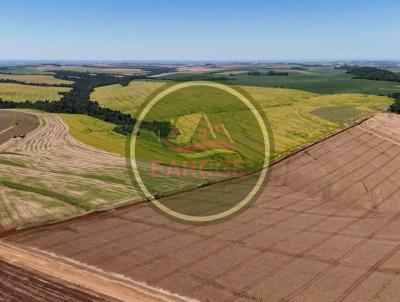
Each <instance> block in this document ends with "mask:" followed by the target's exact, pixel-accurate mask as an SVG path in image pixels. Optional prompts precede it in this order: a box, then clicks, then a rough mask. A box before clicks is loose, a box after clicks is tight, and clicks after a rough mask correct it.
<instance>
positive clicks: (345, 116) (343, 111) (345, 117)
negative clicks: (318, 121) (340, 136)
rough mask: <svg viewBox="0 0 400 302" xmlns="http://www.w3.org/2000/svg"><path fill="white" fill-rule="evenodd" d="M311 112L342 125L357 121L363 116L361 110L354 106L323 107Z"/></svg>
mask: <svg viewBox="0 0 400 302" xmlns="http://www.w3.org/2000/svg"><path fill="white" fill-rule="evenodd" d="M311 113H312V114H315V115H317V116H319V117H322V118H323V119H326V120H328V121H331V122H333V123H337V124H340V125H344V124H345V123H348V122H352V121H355V120H357V119H359V118H360V117H361V116H362V114H361V112H360V111H358V110H357V109H356V108H354V107H352V106H333V107H321V108H317V109H314V110H312V111H311Z"/></svg>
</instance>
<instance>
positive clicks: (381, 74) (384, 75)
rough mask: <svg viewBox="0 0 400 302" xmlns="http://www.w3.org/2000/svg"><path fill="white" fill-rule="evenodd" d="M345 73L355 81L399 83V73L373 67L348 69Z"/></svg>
mask: <svg viewBox="0 0 400 302" xmlns="http://www.w3.org/2000/svg"><path fill="white" fill-rule="evenodd" d="M347 73H349V74H352V75H355V76H356V77H355V78H356V79H365V80H376V81H392V82H400V73H396V72H392V71H389V70H384V69H379V68H375V67H350V68H348V69H347Z"/></svg>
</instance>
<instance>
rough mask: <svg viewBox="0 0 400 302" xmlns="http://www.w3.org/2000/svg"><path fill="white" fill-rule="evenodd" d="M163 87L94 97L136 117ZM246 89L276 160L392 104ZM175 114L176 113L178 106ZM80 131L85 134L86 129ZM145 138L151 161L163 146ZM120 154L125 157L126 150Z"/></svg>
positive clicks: (114, 89)
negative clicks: (267, 126) (262, 116)
mask: <svg viewBox="0 0 400 302" xmlns="http://www.w3.org/2000/svg"><path fill="white" fill-rule="evenodd" d="M160 84H161V83H159V82H157V84H155V83H152V82H143V81H142V82H134V83H131V84H130V85H129V86H128V87H121V86H119V85H113V86H106V87H101V88H97V89H96V91H95V92H94V93H93V95H96V98H95V99H96V100H97V101H99V102H100V104H101V105H102V106H105V107H110V108H112V109H117V110H122V111H123V112H126V113H130V114H135V112H136V109H137V107H138V106H139V105H140V103H141V102H142V101H143V100H144V98H145V97H146V96H147V95H149V94H150V93H151V90H152V89H154V88H157V87H159V85H160ZM155 86H156V87H155ZM242 88H243V89H244V90H245V91H247V92H248V93H249V94H250V95H251V96H252V97H253V98H254V99H255V100H256V101H257V102H258V104H259V105H260V106H261V107H262V108H263V109H264V111H265V112H266V114H267V116H268V119H269V120H270V122H271V127H272V130H273V133H274V138H275V149H276V150H275V151H276V154H275V157H279V156H281V155H283V154H287V153H290V152H292V151H293V150H296V149H297V148H299V147H302V146H304V145H307V144H308V143H310V142H313V141H316V140H318V139H321V138H322V137H324V136H326V135H327V134H329V133H332V132H334V131H336V130H339V129H341V128H343V127H344V126H345V125H346V124H348V123H351V122H352V121H355V120H357V119H359V118H361V117H364V116H368V115H371V114H373V113H375V112H378V111H383V110H385V109H386V108H387V106H388V105H389V104H390V103H391V102H392V101H391V99H390V98H388V97H382V96H375V95H364V94H354V93H353V94H334V95H319V94H316V93H310V92H307V91H301V90H295V89H283V88H266V87H252V86H242ZM130 89H132V91H131V92H129V90H130ZM133 89H135V90H139V91H133ZM93 95H92V96H93ZM130 95H132V97H130ZM140 96H142V97H140ZM92 98H93V99H94V97H92ZM172 110H175V111H176V106H175V108H174V107H172ZM159 114H160V116H159V117H161V118H162V115H163V114H166V116H168V112H167V113H163V112H160V113H159ZM76 130H77V131H78V132H82V131H84V128H81V129H80V130H78V129H76ZM144 135H146V136H148V137H147V138H148V149H147V156H146V155H144V156H145V157H148V158H151V156H153V155H154V153H153V152H159V151H160V150H161V149H160V148H162V146H160V145H159V144H158V143H157V141H156V137H155V135H153V134H152V133H146V132H144ZM91 140H93V139H90V138H89V137H88V140H86V141H85V142H87V143H91ZM117 145H118V144H117ZM119 145H120V146H122V145H123V144H122V143H120V144H119ZM115 149H117V148H115ZM114 152H115V150H114ZM116 153H119V154H122V153H123V148H121V149H120V151H118V152H116Z"/></svg>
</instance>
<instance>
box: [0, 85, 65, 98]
mask: <svg viewBox="0 0 400 302" xmlns="http://www.w3.org/2000/svg"><path fill="white" fill-rule="evenodd" d="M70 89H71V88H64V87H41V86H30V85H24V84H9V83H0V98H1V99H3V100H8V101H13V102H24V101H26V100H29V101H32V102H35V101H39V100H49V101H59V100H60V99H61V95H60V94H59V92H65V91H69V90H70Z"/></svg>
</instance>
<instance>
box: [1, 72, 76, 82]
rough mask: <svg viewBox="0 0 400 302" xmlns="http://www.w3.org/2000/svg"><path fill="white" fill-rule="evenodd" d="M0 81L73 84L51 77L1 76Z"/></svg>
mask: <svg viewBox="0 0 400 302" xmlns="http://www.w3.org/2000/svg"><path fill="white" fill-rule="evenodd" d="M0 80H13V81H19V82H24V83H27V84H31V83H33V84H48V85H54V84H56V85H59V84H72V83H73V82H72V81H66V80H60V79H57V78H55V77H54V76H51V75H14V74H1V73H0Z"/></svg>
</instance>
